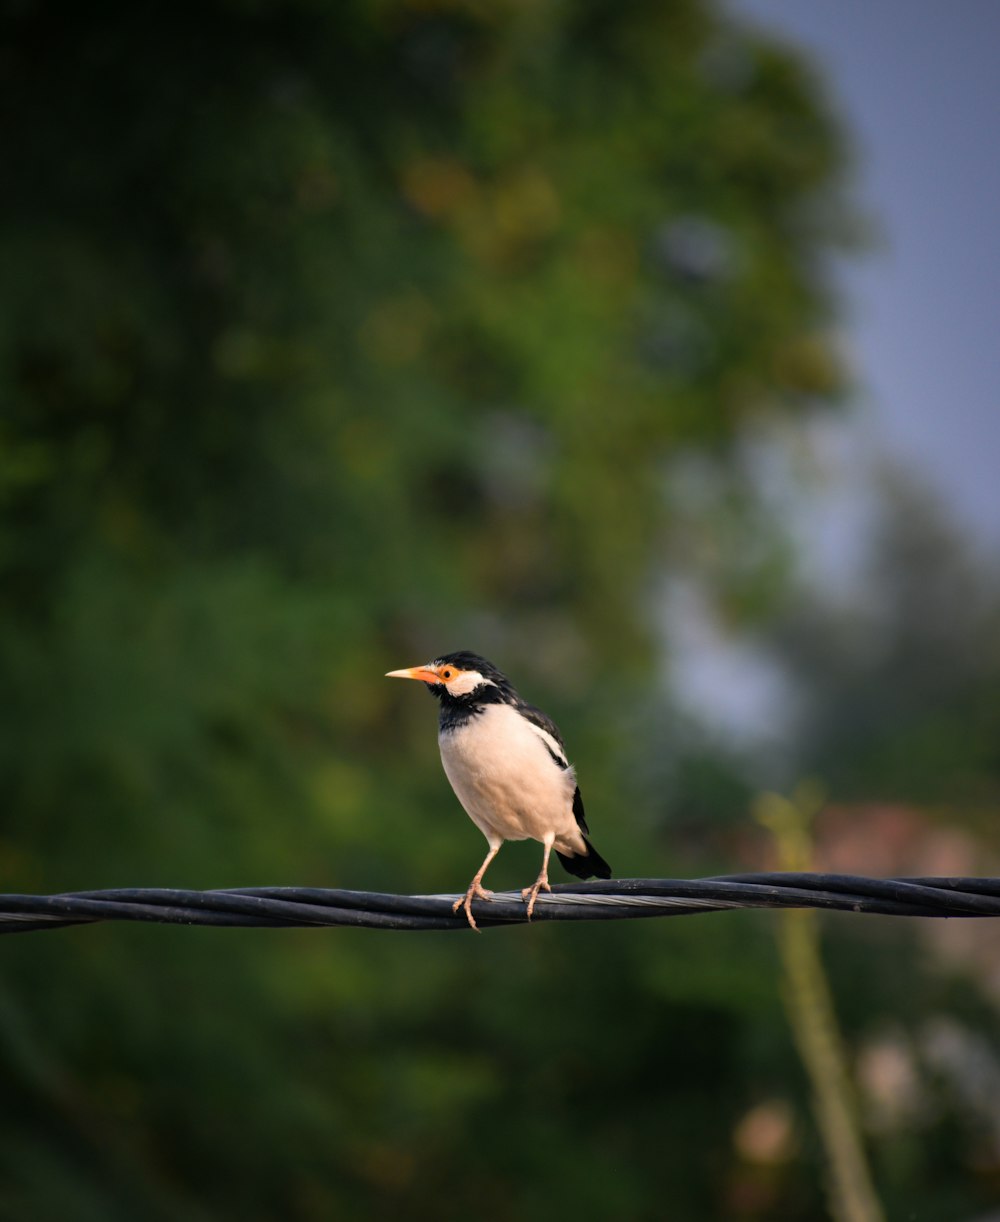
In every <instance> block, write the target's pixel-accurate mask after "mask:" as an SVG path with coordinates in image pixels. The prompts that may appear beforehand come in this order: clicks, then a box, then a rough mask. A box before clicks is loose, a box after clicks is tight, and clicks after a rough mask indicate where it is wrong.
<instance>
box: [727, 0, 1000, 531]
mask: <svg viewBox="0 0 1000 1222" xmlns="http://www.w3.org/2000/svg"><path fill="white" fill-rule="evenodd" d="M729 8H730V11H732V12H733V13H735V14H737V15H739V16H741V17H744V18H750V19H751V20H752V21H753V23H754V24H755V25H757V26H759V27H761V28H764V29H766V30H768V31H770V32H773V33H776V34H778V35H780V36H781V37H783V38H785V39H787V40H788V41H790V42H791V43H793V44H794V45H797V46H800V47H802V48H803V49H805V50H806V51H807V52H808V53H809V54H810V55H811V57H812V59H813V61H814V63H815V65H816V67H817V69H818V70H819V72H820V75H821V77H822V78H823V80H824V82H825V85H826V88H827V90H828V92H829V93H830V94H831V96H832V97H833V99H834V102H835V104H836V108H837V110H838V112H839V113H840V114H841V115H842V116H843V118H844V119H845V120H846V122H847V125H848V130H849V132H850V133H851V135H852V137H853V143H854V149H855V153H856V158H857V166H856V175H855V179H856V185H857V191H856V197H857V199H858V200H859V202H860V204H861V206H862V208H863V209H864V210H865V212H866V213H867V214H868V215H870V216H871V217H872V218H873V219H874V221H875V224H876V233H877V241H876V244H875V246H874V249H873V250H872V251H870V252H869V253H868V254H867V255H865V256H864V257H863V258H861V259H858V260H854V261H852V262H850V263H849V264H846V263H845V265H844V266H843V267H842V268H841V269H840V275H841V282H842V285H843V294H844V298H845V304H846V306H847V316H846V319H845V332H846V340H847V346H848V352H849V356H850V359H851V361H852V363H853V366H854V369H855V371H856V373H857V376H858V379H859V383H860V391H859V409H860V416H861V426H860V427H861V428H862V429H863V430H864V431H865V432H866V433H867V434H868V435H873V437H874V438H875V439H876V441H877V444H879V445H881V446H883V447H884V448H885V449H886V450H887V451H888V452H889V454H890V455H892V456H894V457H895V458H897V459H898V460H900V461H901V462H903V463H904V464H905V465H907V466H909V467H913V468H916V469H917V470H919V471H921V472H922V473H924V474H925V476H926V479H927V481H928V482H929V483H930V485H931V486H932V487H935V488H936V489H938V491H939V492H940V493H941V494H942V496H943V498H944V499H945V500H946V502H947V503H948V504H949V505H950V506H951V508H952V511H953V513H954V514H955V516H956V517H957V518H958V519H959V521H961V522H962V523H964V524H965V525H967V526H970V527H971V528H972V529H973V531H974V533H975V534H976V535H977V536H978V538H979V539H980V541H982V542H985V543H987V544H988V545H989V546H990V547H991V548H992V549H994V550H996V549H997V548H1000V0H961V3H959V4H953V5H948V4H944V3H942V2H941V0H878V2H877V3H872V2H871V0H730V4H729Z"/></svg>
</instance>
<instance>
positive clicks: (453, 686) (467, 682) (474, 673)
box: [445, 670, 496, 696]
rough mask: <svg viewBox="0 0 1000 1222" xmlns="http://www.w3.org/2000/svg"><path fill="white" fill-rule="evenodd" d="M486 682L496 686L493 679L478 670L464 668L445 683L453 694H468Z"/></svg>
mask: <svg viewBox="0 0 1000 1222" xmlns="http://www.w3.org/2000/svg"><path fill="white" fill-rule="evenodd" d="M484 683H488V684H490V685H491V686H494V687H495V686H496V685H495V684H494V683H493V680H492V679H484V678H483V676H482V675H481V674H480V673H479V671H478V670H463V671H462V672H461V673H460V674H457V675H456V676H455V678H454V679H452V680H450V681H449V682H448V683H446V684H445V687H446V688H447V689H448V691H449V692H451V694H452V695H453V696H468V694H469V693H470V692H474V691H475V690H476V688H477V687H479V686H481V685H482V684H484Z"/></svg>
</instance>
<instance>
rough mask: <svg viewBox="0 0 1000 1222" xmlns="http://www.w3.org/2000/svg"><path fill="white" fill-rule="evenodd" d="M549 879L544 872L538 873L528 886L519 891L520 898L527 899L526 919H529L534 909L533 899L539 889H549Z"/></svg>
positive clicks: (535, 897) (535, 898)
mask: <svg viewBox="0 0 1000 1222" xmlns="http://www.w3.org/2000/svg"><path fill="white" fill-rule="evenodd" d="M551 890H552V888H551V887H550V886H549V880H548V879H547V878H546V877H545V875H544V874H540V875H539V876H538V878H536V879H535V881H534V882H533V883H532V885H531V886H530V887H525V888H524V890H523V891H522V892H521V899H523V900H527V901H528V920H529V921H530V920H531V914H532V913H533V912H534V911H535V900H537V899H538V893H539V891H551Z"/></svg>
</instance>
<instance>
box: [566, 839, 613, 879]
mask: <svg viewBox="0 0 1000 1222" xmlns="http://www.w3.org/2000/svg"><path fill="white" fill-rule="evenodd" d="M585 843H586V845H587V855H586V857H583V856H581V855H577V856H576V857H567V856H566V854H565V853H560V852H559V850H558V849H556V856H557V857H558V858H559V860H560V861H561V862H562V864H563V869H564V870H566V871H567V872H568V873H569V874H572V875H573V877H574V878H610V877H611V867H610V866H609V865H608V863H607V862H606V861H605V860H604V858H603V857H602V856H601V855H600V853H598V851H597V849H595V848H594V846H593V845H592V844H591V843H590V841H589V840H587V841H585Z"/></svg>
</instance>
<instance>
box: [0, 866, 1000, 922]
mask: <svg viewBox="0 0 1000 1222" xmlns="http://www.w3.org/2000/svg"><path fill="white" fill-rule="evenodd" d="M458 898H459V897H458V896H457V895H387V894H384V893H381V892H377V891H341V890H327V889H323V888H318V887H242V888H237V889H235V890H225V891H181V890H175V889H173V888H164V887H154V888H142V887H136V888H119V889H115V890H111V891H74V892H69V893H64V894H61V895H0V934H2V933H28V932H31V931H33V930H40V929H55V928H58V927H61V926H64V925H80V924H91V923H94V922H96V921H150V922H154V923H158V924H162V925H217V926H242V927H254V928H268V927H270V928H290V927H298V928H304V927H308V926H334V925H351V926H357V927H365V928H369V929H468V928H469V923H468V921H467V920H466V918H465V914H464V913H463V912H461V911H460V912H458V913H457V914H456V913H454V912H453V911H452V904H453V903H454V902H455V900H456V899H458ZM730 908H821V909H828V910H832V911H839V912H867V913H875V914H878V915H882V916H910V917H914V916H916V917H997V916H1000V879H998V878H863V877H859V876H857V875H851V874H730V875H723V876H720V877H717V878H696V879H677V878H626V879H619V880H617V881H614V882H592V883H572V884H568V885H559V886H556V887H553V889H552V892H551V894H544V893H543V894H542V895H540V896H539V897H538V902H537V904H536V906H535V912H534V918H533V919H534V920H535V921H608V920H629V919H635V918H639V917H657V916H684V915H689V914H692V913H695V912H719V911H722V910H724V909H730ZM473 912H474V913H475V917H476V921H477V923H478V924H479V925H480V926H492V925H518V924H523V923H524V922H525V921H526V920H527V917H526V915H525V905H524V902H523V900H522V899H521V896H520V894H519V893H518V892H498V893H497V894H496V895H495V897H494V898H493V900H492V901H487V900H477V901H476V902H475V903H474V904H473Z"/></svg>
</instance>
